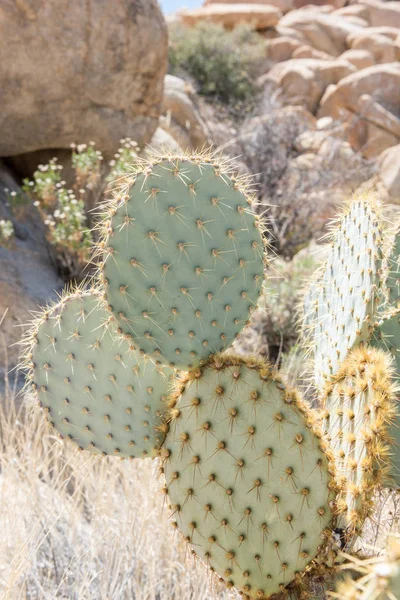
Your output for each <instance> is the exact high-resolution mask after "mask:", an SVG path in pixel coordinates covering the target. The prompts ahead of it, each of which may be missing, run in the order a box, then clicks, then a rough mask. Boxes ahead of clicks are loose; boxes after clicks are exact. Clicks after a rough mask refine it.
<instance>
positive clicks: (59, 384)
mask: <svg viewBox="0 0 400 600" xmlns="http://www.w3.org/2000/svg"><path fill="white" fill-rule="evenodd" d="M113 321H114V319H113V318H112V317H111V318H110V315H109V313H108V312H107V311H106V310H105V308H104V306H103V305H102V302H101V297H100V296H99V294H97V293H92V292H82V291H76V292H75V293H73V294H71V295H69V296H65V297H64V298H63V299H62V300H61V301H60V303H59V304H57V305H55V306H54V307H53V308H52V309H50V310H47V311H45V312H44V313H43V315H41V317H39V319H38V321H37V322H36V324H35V325H34V328H33V331H32V353H31V360H32V365H31V366H32V378H33V382H34V388H35V389H36V393H37V395H38V398H39V402H40V405H41V406H42V407H43V409H44V410H45V412H46V413H47V418H48V420H49V421H50V423H51V424H52V425H53V426H54V427H55V428H56V429H57V430H58V431H59V433H60V434H61V435H62V436H63V437H66V438H69V439H70V440H72V441H73V442H74V443H75V444H77V445H78V446H79V447H80V448H82V449H84V450H88V451H90V452H92V453H93V454H109V455H112V456H119V457H128V458H135V457H147V456H149V457H151V456H156V455H157V454H158V451H159V447H160V445H161V443H162V441H163V439H164V435H163V433H162V432H161V431H160V430H159V427H160V426H161V427H162V425H163V416H164V412H165V410H166V404H165V402H164V400H165V399H166V396H167V395H168V386H169V378H170V377H171V375H172V369H170V368H165V369H162V368H161V367H159V366H158V367H157V366H155V365H154V364H153V363H152V362H151V361H149V360H147V361H144V360H143V359H142V358H141V357H140V356H139V355H138V354H137V352H136V351H134V350H133V349H131V348H130V347H129V345H128V343H127V342H126V341H125V340H124V339H122V338H121V337H118V336H117V334H116V330H115V324H113Z"/></svg>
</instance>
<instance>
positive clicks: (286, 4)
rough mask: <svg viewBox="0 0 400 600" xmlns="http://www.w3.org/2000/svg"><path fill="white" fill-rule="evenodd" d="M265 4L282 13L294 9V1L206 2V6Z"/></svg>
mask: <svg viewBox="0 0 400 600" xmlns="http://www.w3.org/2000/svg"><path fill="white" fill-rule="evenodd" d="M244 3H245V4H264V5H267V6H275V7H276V8H278V9H279V10H280V11H281V12H282V13H287V12H289V10H292V9H293V8H294V4H293V0H246V1H245V2H244V0H205V2H204V6H208V5H210V4H244Z"/></svg>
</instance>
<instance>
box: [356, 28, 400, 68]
mask: <svg viewBox="0 0 400 600" xmlns="http://www.w3.org/2000/svg"><path fill="white" fill-rule="evenodd" d="M350 38H351V39H350V40H349V46H350V47H351V48H352V49H353V50H367V51H368V52H370V53H371V54H372V55H373V56H374V60H375V63H376V64H383V63H391V62H395V61H396V60H397V58H398V56H397V55H398V49H397V47H396V44H395V42H394V41H393V40H392V39H390V38H389V37H387V36H385V35H379V34H377V33H376V34H371V33H370V31H369V29H366V30H365V31H363V32H362V33H361V34H359V35H357V36H350Z"/></svg>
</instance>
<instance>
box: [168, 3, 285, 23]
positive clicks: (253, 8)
mask: <svg viewBox="0 0 400 600" xmlns="http://www.w3.org/2000/svg"><path fill="white" fill-rule="evenodd" d="M281 16H282V13H281V12H280V10H278V9H277V8H276V7H275V6H269V5H266V4H246V3H243V4H222V3H218V4H209V5H208V6H202V7H200V8H197V9H194V10H185V11H182V12H181V13H180V18H181V20H182V22H183V23H184V24H185V25H188V26H190V27H193V26H194V25H196V24H197V23H200V22H202V21H210V22H211V23H217V24H218V25H222V26H223V27H226V28H227V29H233V28H234V27H237V26H238V25H242V24H246V25H251V26H252V27H254V29H267V28H268V27H274V26H275V25H277V24H278V22H279V19H280V18H281Z"/></svg>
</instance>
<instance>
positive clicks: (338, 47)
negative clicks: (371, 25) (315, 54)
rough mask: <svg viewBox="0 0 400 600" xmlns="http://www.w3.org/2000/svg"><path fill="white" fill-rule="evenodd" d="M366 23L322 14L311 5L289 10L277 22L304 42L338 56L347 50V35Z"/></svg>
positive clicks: (361, 27) (358, 29) (360, 28)
mask: <svg viewBox="0 0 400 600" xmlns="http://www.w3.org/2000/svg"><path fill="white" fill-rule="evenodd" d="M361 23H363V25H362V24H361ZM366 25H367V22H366V21H363V20H362V19H360V23H358V24H355V23H352V22H351V21H350V20H349V19H347V18H346V17H343V16H340V15H334V14H324V13H322V12H319V11H316V10H314V8H313V7H308V8H304V9H302V10H296V11H292V12H289V13H288V14H287V15H285V16H284V17H283V18H282V19H281V20H280V22H279V27H283V28H285V29H289V30H295V31H296V32H297V36H300V37H301V39H303V41H304V44H307V45H308V46H311V47H312V48H315V49H316V50H321V51H322V52H326V53H327V54H330V55H331V56H339V55H340V54H342V53H343V52H344V51H345V50H347V49H348V45H347V41H346V40H347V37H348V36H349V35H350V34H353V33H356V32H359V31H362V29H363V28H364V26H366Z"/></svg>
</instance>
